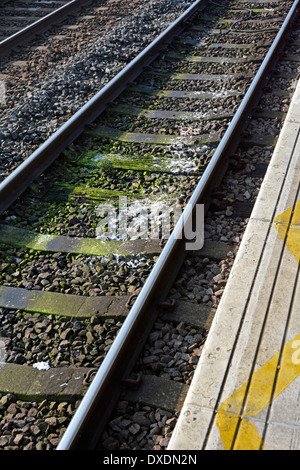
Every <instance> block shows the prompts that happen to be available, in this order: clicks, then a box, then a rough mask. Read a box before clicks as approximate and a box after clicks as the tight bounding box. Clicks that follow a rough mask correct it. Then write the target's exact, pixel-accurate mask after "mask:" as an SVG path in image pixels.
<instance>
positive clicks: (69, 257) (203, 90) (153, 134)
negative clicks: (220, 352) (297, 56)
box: [0, 1, 297, 449]
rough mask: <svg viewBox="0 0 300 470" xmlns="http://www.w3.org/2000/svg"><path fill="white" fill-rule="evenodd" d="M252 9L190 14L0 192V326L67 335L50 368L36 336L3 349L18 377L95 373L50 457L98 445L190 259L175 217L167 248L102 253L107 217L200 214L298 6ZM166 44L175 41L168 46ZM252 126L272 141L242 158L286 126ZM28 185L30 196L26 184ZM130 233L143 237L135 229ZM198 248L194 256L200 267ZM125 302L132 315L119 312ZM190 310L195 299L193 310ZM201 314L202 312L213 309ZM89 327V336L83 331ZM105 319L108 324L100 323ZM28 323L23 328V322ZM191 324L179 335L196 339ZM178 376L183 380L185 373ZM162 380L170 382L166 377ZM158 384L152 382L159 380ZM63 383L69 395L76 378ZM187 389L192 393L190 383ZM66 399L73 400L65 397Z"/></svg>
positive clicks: (147, 245) (138, 243)
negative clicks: (154, 211)
mask: <svg viewBox="0 0 300 470" xmlns="http://www.w3.org/2000/svg"><path fill="white" fill-rule="evenodd" d="M254 3H255V5H254V7H253V3H251V5H248V4H246V3H245V2H224V6H223V4H220V3H218V5H214V6H206V4H205V2H200V1H198V2H196V5H194V6H193V7H191V9H189V10H188V11H187V12H186V14H185V15H183V17H182V18H180V19H179V20H178V21H177V22H176V24H175V25H173V26H172V27H170V28H169V29H168V31H167V33H166V35H161V36H160V37H159V38H158V40H156V41H154V43H153V44H152V45H151V46H149V47H148V48H147V50H146V52H144V53H142V54H140V56H139V57H138V58H137V59H136V60H135V61H133V63H131V64H130V65H129V66H128V67H126V69H125V70H124V71H122V72H121V73H120V74H119V75H118V76H116V77H115V79H114V80H113V81H112V83H110V84H108V85H107V86H106V87H104V89H103V90H101V91H100V92H99V93H98V95H96V96H95V98H94V99H92V100H91V102H89V103H87V105H86V106H85V108H84V109H83V110H81V111H79V112H78V113H77V114H76V115H75V116H74V117H73V118H72V119H71V121H69V122H68V123H66V125H65V126H63V128H61V129H60V130H59V131H58V132H57V133H56V134H55V135H54V136H53V137H52V138H51V139H50V140H49V141H46V142H45V144H44V145H43V146H42V147H40V149H38V150H37V151H36V152H34V154H33V155H32V156H31V157H30V158H29V159H28V160H27V161H25V162H24V163H23V164H22V165H20V167H19V168H18V169H17V170H15V171H14V172H13V173H12V174H11V176H10V177H9V178H7V179H6V180H4V182H3V183H1V185H0V194H1V212H2V221H1V228H0V241H1V243H2V248H3V255H2V258H3V259H2V268H3V273H4V274H3V275H2V281H3V282H2V287H1V290H0V301H1V306H2V309H3V311H4V315H5V312H6V313H7V315H10V318H11V319H12V323H13V324H14V322H15V323H16V324H18V323H19V322H21V321H22V320H21V319H22V315H23V313H22V312H24V313H25V312H36V313H37V314H48V315H50V316H48V317H46V318H48V319H49V318H50V320H49V321H46V322H45V324H44V327H42V326H41V325H39V328H40V329H41V330H42V331H43V328H45V329H51V328H52V330H54V329H55V320H54V321H53V319H54V318H55V315H63V319H62V323H63V325H64V328H65V329H66V330H68V334H66V335H65V337H64V341H66V342H65V343H64V345H63V346H61V347H60V350H58V351H57V355H56V356H55V357H54V355H52V356H51V342H49V341H48V342H47V339H46V337H45V338H44V339H43V335H42V336H41V339H42V347H40V349H38V348H36V350H35V351H34V352H31V353H29V348H27V351H26V347H25V344H26V341H25V340H23V338H22V334H19V335H20V337H19V341H18V342H16V341H15V340H14V339H13V335H12V336H11V341H8V342H7V344H8V349H9V354H10V361H9V362H11V363H13V362H14V361H15V362H17V363H19V364H21V365H22V368H23V372H24V371H25V370H26V367H27V366H30V365H31V366H32V364H33V363H34V362H36V363H38V362H41V361H46V362H47V361H48V362H50V363H51V367H53V365H56V366H58V368H57V369H56V370H58V371H59V370H60V372H61V373H62V372H63V370H64V368H65V367H67V366H68V365H69V364H70V365H73V367H74V366H75V367H78V369H76V370H78V374H79V373H80V374H84V373H86V372H87V371H88V370H90V369H91V367H92V368H96V369H98V367H99V366H100V364H101V367H100V368H99V369H98V372H97V373H96V375H95V377H94V379H93V381H92V383H91V385H90V386H89V388H88V390H87V392H86V394H85V396H84V398H83V400H82V402H81V404H80V406H79V408H78V410H77V412H76V413H75V416H74V418H73V420H72V421H71V424H70V426H69V427H68V429H67V430H66V433H65V434H64V437H63V438H62V440H61V442H60V444H59V446H58V448H60V449H64V448H78V447H79V448H88V447H89V448H94V447H95V446H96V445H97V444H98V441H99V436H100V435H101V432H102V431H103V430H104V428H105V425H106V422H107V420H108V419H109V416H110V414H111V412H112V410H113V406H114V404H115V403H116V402H117V399H118V397H119V395H120V391H121V385H122V383H123V382H124V380H125V382H126V380H127V379H128V377H129V376H130V373H131V371H132V370H133V369H134V366H135V364H136V361H137V360H138V357H139V355H140V353H141V351H142V348H143V346H144V345H145V344H146V342H147V338H148V335H149V333H150V331H151V328H152V326H153V323H154V322H155V319H156V318H157V314H158V310H159V308H160V306H161V307H162V308H163V307H166V308H168V307H169V306H170V308H171V307H172V305H173V304H172V302H171V303H170V305H169V304H168V303H167V305H165V304H164V301H165V300H166V299H167V298H168V295H169V293H170V289H171V288H172V285H173V283H174V281H175V279H176V275H177V274H178V272H179V269H180V267H181V265H182V263H183V262H184V259H185V257H186V250H185V244H186V243H187V240H186V239H184V238H181V239H180V234H182V232H183V225H182V224H183V221H184V220H183V219H184V218H185V217H182V218H181V219H180V220H179V223H178V224H177V225H176V227H175V231H173V232H172V234H171V236H170V237H169V239H167V240H164V241H163V240H162V239H161V238H160V239H159V238H158V237H157V238H156V239H151V237H150V238H149V233H146V235H147V236H146V240H143V239H142V240H134V239H132V237H131V239H129V240H125V241H124V240H121V239H117V240H115V239H114V236H115V235H116V233H115V232H114V233H108V234H109V235H111V240H105V239H103V236H104V237H105V234H106V235H107V232H105V231H103V218H102V216H101V210H102V209H103V204H104V203H106V204H109V207H110V209H111V208H114V209H116V212H115V213H114V215H115V214H117V218H118V213H117V209H120V206H119V208H118V207H117V204H118V200H119V197H123V198H124V197H125V198H127V199H126V201H129V202H130V204H133V203H134V204H136V206H135V207H138V204H139V203H142V204H144V207H145V200H146V203H147V204H148V207H149V205H151V204H154V202H157V201H158V200H159V199H161V200H162V201H164V202H165V203H166V204H167V205H168V207H170V205H171V204H173V205H174V204H176V203H177V205H178V204H179V207H181V209H182V208H183V206H185V204H187V202H189V205H188V206H187V208H186V210H185V212H184V215H186V214H187V213H188V211H189V209H190V208H192V209H193V212H192V214H193V217H194V210H195V208H196V205H197V204H203V203H205V208H206V210H207V208H208V206H209V201H210V199H211V198H212V194H213V191H214V190H215V188H216V187H217V186H218V184H219V183H218V181H220V180H221V179H222V177H223V176H224V174H225V171H226V168H227V165H228V159H229V157H230V155H232V153H233V152H234V151H235V150H236V148H237V145H238V143H239V141H240V139H241V135H242V134H243V132H244V131H245V128H246V125H247V123H248V122H249V118H250V116H251V114H252V113H253V108H254V106H255V105H256V104H257V103H258V100H259V96H260V94H261V91H262V90H261V88H262V85H263V84H265V80H266V78H267V77H268V74H269V73H270V71H271V67H272V66H274V64H275V63H276V60H278V53H279V51H281V48H282V47H283V42H282V41H283V40H284V39H285V38H286V35H287V32H288V29H287V30H286V29H285V26H287V27H290V25H291V23H292V20H294V18H295V14H296V13H297V2H294V4H292V2H289V3H285V6H284V8H283V10H281V5H278V2H275V4H274V5H273V4H272V3H270V2H268V4H266V2H254ZM265 6H268V7H270V6H274V9H272V8H271V9H270V8H264V7H265ZM198 8H199V9H200V10H198ZM290 8H292V9H291V10H290ZM199 11H200V12H199ZM289 11H290V12H289ZM288 12H289V13H288ZM287 14H288V16H287V19H286V20H285V17H286V15H287ZM268 15H270V18H268ZM200 19H201V21H200ZM284 20H285V21H284ZM282 25H283V26H282ZM237 28H238V29H237ZM261 28H262V31H261ZM280 28H281V29H280ZM279 29H280V31H279ZM278 31H279V32H278ZM179 32H180V34H179ZM174 33H176V34H177V38H176V40H175V41H174V42H173V43H172V42H171V40H172V39H173V36H174ZM249 37H250V38H251V41H249ZM274 39H275V42H273V41H274ZM168 42H170V46H169V47H168V48H166V46H165V45H166V43H168ZM296 43H297V40H296ZM163 45H164V50H163V52H162V55H160V54H161V52H160V50H161V47H162V46H163ZM270 46H271V48H270V49H269V47H270ZM150 52H151V53H152V57H151V58H150V59H149V53H150ZM156 56H157V57H156ZM155 57H156V59H155V60H154V58H155ZM295 63H296V64H297V61H296V62H295ZM295 72H297V70H295ZM292 76H293V75H292ZM295 76H297V73H295V75H294V77H295ZM253 79H254V80H253ZM128 82H129V83H130V86H129V87H128V90H127V89H126V86H127V83H128ZM121 92H123V93H122V94H121ZM279 95H280V92H279ZM220 98H221V100H222V102H221V103H220V102H219V100H220ZM112 100H113V101H114V103H113V104H112V105H110V102H111V101H112ZM178 103H180V105H179V104H178ZM212 103H213V109H212ZM228 107H230V109H228ZM199 110H201V112H200V111H199ZM256 117H257V119H263V118H264V119H268V120H269V122H270V124H272V125H274V132H271V133H270V134H269V136H268V135H264V134H262V135H260V134H259V133H258V134H257V135H254V134H253V133H251V134H250V135H249V136H248V138H247V136H246V135H245V136H244V137H245V138H244V139H243V145H258V146H266V147H270V146H271V145H272V144H273V141H274V137H275V135H276V131H275V128H276V127H278V123H279V122H280V119H281V118H282V114H280V113H275V117H274V113H273V114H272V112H269V114H268V112H263V111H262V112H261V113H260V115H259V114H257V116H256ZM248 132H249V131H248ZM70 144H71V145H70ZM68 145H70V146H69V147H68ZM62 151H64V154H63V156H62V155H61V152H62ZM59 155H61V156H60V158H59V159H58V160H57V161H55V160H56V158H57V157H58V156H59ZM53 162H55V163H53ZM51 163H53V165H52V167H50V168H49V169H47V168H48V167H49V165H50V164H51ZM174 168H176V171H174ZM41 174H42V176H40V175H41ZM216 174H217V176H218V178H217V180H216ZM37 177H39V183H38V184H32V183H33V182H34V180H35V179H36V178H37ZM21 181H22V186H21V185H20V182H21ZM30 184H31V186H30ZM24 191H26V192H24ZM180 204H181V206H180ZM140 207H141V206H140ZM142 207H143V206H142ZM66 216H67V217H68V219H67V222H64V219H65V217H66ZM110 220H113V219H110ZM101 221H102V222H101ZM106 222H107V219H106ZM118 223H119V224H120V220H118ZM116 227H118V226H117V225H114V226H113V228H116ZM131 227H132V228H137V229H140V230H141V229H142V228H143V223H142V222H141V219H139V222H138V223H137V226H136V227H134V225H133V223H132V225H131ZM108 228H109V227H108ZM119 228H120V225H119ZM147 229H149V227H148V226H147ZM135 235H137V236H138V235H139V233H138V232H136V233H135ZM144 235H145V234H144ZM96 236H98V238H96ZM101 236H102V239H101ZM144 238H145V237H144ZM166 238H168V237H166ZM208 245H209V243H208V244H205V245H204V250H203V251H199V250H197V251H196V255H199V256H200V257H202V258H203V257H204V258H205V250H206V249H207V246H208ZM163 246H164V247H163ZM220 246H221V249H220ZM213 248H214V249H217V248H219V249H220V250H221V251H222V249H223V255H226V253H227V251H230V248H231V246H230V245H227V244H223V245H222V244H221V245H219V244H217V245H215V246H214V244H213ZM224 250H225V251H224ZM159 255H160V256H159ZM158 256H159V257H158ZM13 262H15V266H13ZM152 268H153V269H152ZM131 294H133V296H134V298H133V300H134V304H133V306H131V305H132V304H128V305H127V306H126V303H127V302H128V301H129V297H130V295H131ZM203 297H204V296H203ZM207 302H208V303H207ZM198 303H199V304H201V300H200V299H199V302H198V301H197V303H194V304H193V305H194V307H195V306H197V305H198ZM204 303H205V304H206V305H205V308H207V309H208V310H207V311H210V310H211V307H212V302H210V299H209V296H208V300H207V299H206V301H205V302H204ZM180 305H181V307H180ZM130 307H131V309H130V312H129V313H128V315H127V312H128V310H129V308H130ZM181 308H182V311H183V313H184V312H186V308H187V305H186V304H185V303H183V304H180V302H179V313H180V309H181ZM14 311H17V314H16V315H15V314H14V313H13V312H14ZM20 311H21V314H20ZM25 315H26V313H25ZM27 315H28V314H27ZM102 315H103V317H102ZM171 316H172V315H171ZM125 317H126V320H125V321H124V322H123V320H124V318H125ZM175 317H176V315H175ZM27 318H29V317H27ZM68 318H69V321H68ZM90 318H92V322H91V325H93V327H92V326H88V325H89V321H90V320H89V319H90ZM111 318H117V320H113V321H112V323H109V322H108V324H107V323H106V324H105V321H106V322H107V321H108V319H111ZM146 318H147V321H146ZM169 318H170V317H169ZM103 319H104V320H103ZM105 319H106V320H105ZM29 320H30V321H31V322H33V318H31V317H30V319H29ZM119 320H121V323H118V321H119ZM183 321H185V319H184V320H183ZM194 321H195V320H194ZM52 322H53V324H52ZM64 322H65V323H64ZM76 322H77V323H78V322H85V323H86V328H87V331H90V333H87V332H82V333H81V337H80V335H78V334H77V333H78V332H79V331H82V325H80V328H79V325H77V327H78V328H77V330H76V327H75V323H76ZM102 322H103V325H102ZM40 323H41V322H40ZM46 323H47V324H46ZM200 323H201V322H200ZM109 324H111V325H112V324H113V325H114V326H113V328H112V330H111V334H110V337H109V338H107V340H108V341H107V343H106V342H105V340H104V339H103V337H104V330H109V326H108V327H107V325H109ZM121 324H123V325H122V327H121ZM191 324H192V326H191V327H188V328H187V331H191V330H193V329H195V328H194V326H195V325H193V323H192V322H191ZM95 325H98V335H96V333H95V328H94V327H95ZM105 325H106V326H105ZM120 327H121V328H120ZM31 328H32V325H31ZM93 328H94V329H93ZM119 329H120V330H119ZM181 329H182V330H184V328H181ZM4 330H5V329H3V333H2V336H4V337H5V331H4ZM118 330H119V332H118V335H117V336H116V339H115V341H114V342H113V343H112V346H111V347H110V348H109V347H108V346H110V343H111V340H112V338H113V337H114V336H115V334H116V333H117V331H118ZM179 330H180V328H179ZM7 331H8V330H6V333H7ZM56 331H58V328H56ZM204 331H205V328H204V326H203V325H202V326H199V325H198V330H196V335H198V336H197V341H198V343H197V341H196V342H195V344H194V347H193V349H192V351H191V352H193V351H194V350H196V349H199V348H200V347H201V344H202V342H203V339H204V338H205V333H204ZM99 332H100V333H99ZM11 334H12V333H11ZM27 334H29V332H27ZM39 334H40V332H39ZM194 335H195V333H194ZM187 336H189V335H187ZM34 341H35V338H34V336H33V337H32V343H34ZM85 341H87V342H88V343H89V344H90V348H87V347H86V346H85V344H84V342H85ZM72 342H73V344H74V342H75V344H76V347H75V349H74V350H72ZM84 348H85V359H84V360H83V361H81V360H80V358H79V356H80V355H83V350H84ZM24 350H25V352H27V354H26V353H25V352H24ZM103 351H104V355H105V359H103V354H102V353H103ZM120 354H121V356H122V361H121V360H120ZM17 357H18V359H17V360H16V358H17ZM93 358H94V359H93ZM189 360H190V357H189V356H188V355H187V361H189ZM102 361H103V362H102ZM146 363H147V362H146ZM150 363H151V361H150V362H149V364H150ZM79 365H80V367H79ZM10 366H11V364H10ZM161 367H162V366H161ZM170 368H171V366H170ZM16 370H17V368H16ZM50 370H51V369H50ZM187 370H188V371H190V372H192V370H193V367H191V369H189V368H188V369H187ZM51 371H53V369H52V370H51ZM163 372H164V373H168V368H167V367H166V368H165V369H164V370H163ZM14 373H15V372H12V374H14ZM16 373H17V372H16ZM156 375H158V376H159V375H160V372H159V369H158V372H157V371H156ZM71 376H72V377H73V382H74V369H73V370H72V374H71ZM146 376H147V374H146ZM187 376H188V380H189V379H190V374H187ZM144 379H145V380H147V377H144ZM68 380H71V378H70V377H69V378H68V379H67V382H68ZM134 381H135V379H133V382H134ZM175 382H176V381H175ZM178 382H181V383H182V379H179V380H178V381H177V384H178ZM131 383H132V381H131ZM78 393H79V395H80V394H82V393H83V392H82V390H81V392H78V390H76V392H74V393H73V399H74V398H75V399H76V398H78ZM23 395H24V394H23ZM71 395H72V391H71ZM20 396H22V393H20ZM63 397H64V398H65V397H68V399H70V397H69V396H68V393H67V391H66V394H65V395H63ZM92 436H93V437H92Z"/></svg>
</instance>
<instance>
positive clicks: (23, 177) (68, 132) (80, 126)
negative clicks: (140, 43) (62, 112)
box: [0, 0, 207, 214]
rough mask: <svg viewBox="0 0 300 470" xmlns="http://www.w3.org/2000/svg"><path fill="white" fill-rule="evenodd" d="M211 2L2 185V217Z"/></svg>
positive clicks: (172, 29) (178, 23) (179, 23)
mask: <svg viewBox="0 0 300 470" xmlns="http://www.w3.org/2000/svg"><path fill="white" fill-rule="evenodd" d="M206 3H207V0H197V1H196V2H195V3H193V4H192V5H191V6H190V7H189V8H188V9H187V10H186V11H185V12H184V13H183V14H182V15H181V16H180V17H179V18H177V20H175V21H174V22H173V23H172V24H171V25H170V26H169V27H168V28H167V29H166V30H165V31H163V32H162V33H161V34H160V35H159V36H158V37H157V38H156V39H154V41H152V42H151V44H149V46H147V47H146V48H145V49H144V50H143V51H142V52H141V53H140V54H139V55H138V56H137V57H136V58H135V59H133V60H132V61H131V62H130V63H129V64H128V65H127V66H125V67H124V68H123V69H122V70H121V71H120V72H119V73H118V74H117V75H116V76H115V77H114V78H113V79H112V80H111V81H110V82H109V83H108V84H107V85H105V86H104V87H103V88H102V89H101V90H100V91H99V92H98V93H97V94H96V95H95V96H94V97H93V98H91V99H90V100H89V101H88V102H87V103H86V104H85V105H84V106H83V107H82V108H81V109H80V110H79V111H77V112H76V113H75V114H74V115H73V116H72V117H71V118H70V119H69V120H68V121H67V122H66V123H65V124H63V125H62V126H61V127H60V128H59V129H58V130H57V131H56V132H55V133H54V134H53V135H52V136H51V137H49V138H48V139H47V140H46V141H45V142H44V143H43V144H42V145H41V146H40V147H39V148H38V149H37V150H35V152H33V153H32V154H31V155H30V156H29V157H28V158H27V159H26V160H25V161H24V162H22V163H21V164H20V165H19V166H18V167H17V168H16V169H15V170H14V171H13V172H12V173H11V174H10V175H9V176H8V177H7V178H5V179H4V181H2V182H1V183H0V214H1V213H3V212H4V211H5V210H6V209H7V208H8V207H9V206H10V205H11V204H12V203H13V202H14V201H15V200H16V199H17V198H18V197H19V196H20V195H21V194H22V193H23V192H24V191H25V190H26V189H27V188H28V186H29V185H30V184H31V183H32V182H33V181H34V180H35V179H36V178H37V177H38V176H40V175H41V174H42V173H43V171H44V170H45V169H46V168H48V167H49V166H50V165H51V163H53V162H54V160H55V159H56V158H57V157H58V156H59V155H60V154H61V152H62V151H63V150H65V148H66V147H67V146H68V145H69V144H71V143H72V142H73V141H74V140H75V139H76V138H77V137H78V136H79V135H80V134H81V133H82V132H83V130H84V129H85V128H86V127H87V126H88V125H89V124H91V123H92V122H93V121H94V120H95V119H96V118H97V117H98V116H99V115H100V114H101V113H102V112H103V111H104V110H105V109H106V107H107V106H108V105H109V104H110V103H111V102H112V101H113V100H114V99H116V98H117V97H118V96H119V95H120V94H121V92H122V91H123V90H124V89H125V88H126V87H127V85H128V83H130V82H131V81H133V80H134V79H135V78H136V77H137V76H138V75H139V74H140V73H141V71H142V70H143V69H144V68H145V67H146V66H147V65H149V64H150V63H151V62H152V61H153V60H154V59H155V57H156V56H157V55H158V54H159V52H161V50H162V48H163V47H164V46H166V45H167V44H168V42H170V41H171V40H172V38H173V37H174V36H175V34H177V33H179V32H180V31H181V30H183V28H184V27H185V25H186V22H187V21H188V20H189V19H190V17H191V16H192V15H193V14H194V13H195V12H196V11H197V9H199V8H202V7H204V6H205V5H206Z"/></svg>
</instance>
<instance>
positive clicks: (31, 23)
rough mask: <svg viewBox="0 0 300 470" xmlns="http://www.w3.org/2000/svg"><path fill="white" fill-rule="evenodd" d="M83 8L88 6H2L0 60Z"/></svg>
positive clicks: (74, 1)
mask: <svg viewBox="0 0 300 470" xmlns="http://www.w3.org/2000/svg"><path fill="white" fill-rule="evenodd" d="M85 4H88V2H87V1H82V0H71V1H70V2H68V1H63V0H53V1H46V0H45V1H42V2H38V3H37V2H23V1H15V2H4V6H1V17H0V23H1V26H0V57H5V56H7V55H9V53H10V51H11V50H12V49H14V48H16V47H17V46H21V45H24V43H25V42H26V41H28V40H29V39H32V38H33V37H34V36H36V35H38V34H42V33H43V32H45V30H46V29H47V28H49V27H50V26H52V25H53V24H55V23H57V22H60V21H62V20H64V19H65V18H66V17H67V16H68V15H70V14H74V13H75V12H76V10H77V9H78V8H79V7H80V6H83V5H85Z"/></svg>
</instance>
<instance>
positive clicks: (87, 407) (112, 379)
mask: <svg viewBox="0 0 300 470" xmlns="http://www.w3.org/2000/svg"><path fill="white" fill-rule="evenodd" d="M299 1H300V0H295V2H294V4H293V6H292V7H291V9H290V11H289V13H288V15H287V17H286V19H285V21H284V22H283V25H282V26H281V28H280V30H279V32H278V34H277V36H276V38H275V40H274V42H273V44H272V46H271V48H270V49H269V51H268V53H267V55H266V57H265V59H264V61H263V63H262V64H261V66H260V68H259V70H258V72H257V74H256V75H255V78H254V80H253V82H252V84H251V85H250V87H249V89H248V91H247V93H246V94H245V96H244V99H243V100H242V102H241V104H240V106H239V108H238V110H237V112H236V114H235V116H234V117H233V119H232V121H231V123H230V125H229V127H228V128H227V130H226V132H225V134H224V136H223V138H222V139H221V142H220V144H219V145H218V147H217V149H216V151H215V153H214V155H213V157H212V159H211V161H210V163H209V165H208V166H207V168H206V170H205V172H204V173H203V175H202V177H201V179H200V181H199V183H198V185H197V187H196V189H195V191H194V193H193V195H192V197H191V199H190V200H189V203H188V205H187V207H186V208H185V210H184V212H183V214H182V216H181V218H180V219H179V221H178V223H177V225H176V226H175V229H174V231H173V232H172V234H171V236H170V238H169V239H168V241H167V243H166V245H165V247H164V249H163V251H162V253H161V255H160V256H159V258H158V260H157V262H156V264H155V265H154V268H153V270H152V271H151V273H150V275H149V277H148V278H147V280H146V282H145V284H144V287H143V289H142V290H141V292H140V294H139V296H138V297H137V299H136V301H135V303H134V305H133V307H132V308H131V310H130V312H129V314H128V316H127V317H126V320H125V322H124V323H123V325H122V327H121V329H120V331H119V333H118V335H117V337H116V339H115V341H114V342H113V344H112V346H111V348H110V350H109V351H108V354H107V356H106V357H105V359H104V361H103V363H102V365H101V366H100V368H99V370H98V371H97V374H96V375H95V378H94V380H93V382H92V383H91V385H90V386H89V388H88V390H87V393H86V394H85V396H84V398H83V400H82V401H81V403H80V405H79V407H78V409H77V411H76V413H75V415H74V417H73V418H72V420H71V422H70V424H69V426H68V428H67V429H66V431H65V434H64V435H63V437H62V439H61V441H60V443H59V445H58V447H57V450H73V449H79V450H80V449H93V448H95V446H96V444H97V440H98V439H99V437H100V434H101V432H102V431H103V430H104V425H105V424H106V419H107V418H108V417H109V415H110V413H111V410H112V409H113V406H114V403H115V401H116V400H117V398H118V396H119V394H120V391H121V387H122V381H123V379H125V378H126V377H127V376H128V374H129V373H130V372H131V371H132V369H133V367H134V364H135V361H136V359H137V358H138V355H139V354H140V352H141V350H142V347H143V345H144V343H145V341H146V338H147V336H148V334H149V332H150V330H151V327H152V324H153V322H154V320H155V318H156V316H157V313H158V309H159V305H160V303H161V302H162V301H164V300H165V298H166V296H167V295H168V292H169V289H170V287H171V286H172V284H173V282H174V280H175V278H176V276H177V274H178V272H179V269H180V267H181V265H182V262H183V260H184V258H185V255H186V243H187V240H186V238H185V236H184V233H185V232H184V231H185V223H186V221H190V219H191V218H194V217H195V212H196V208H197V206H198V205H199V204H204V203H206V202H207V201H208V199H209V197H210V194H211V192H212V191H213V189H214V187H215V184H216V183H215V181H216V175H217V176H218V178H219V179H221V178H222V177H223V176H224V173H225V171H226V167H227V162H228V157H229V156H230V155H232V153H233V152H234V150H235V149H236V147H237V145H238V143H239V141H240V138H241V133H242V132H243V130H244V129H245V127H246V125H247V122H248V120H249V119H250V116H251V111H252V110H253V108H254V106H255V105H256V104H257V102H258V100H259V97H260V95H261V89H262V86H263V84H264V83H265V81H266V79H267V78H268V73H269V72H270V70H271V68H272V67H273V66H274V64H275V63H276V62H277V60H278V55H279V53H280V50H281V48H282V47H283V44H284V40H285V38H286V35H287V33H288V29H289V27H290V26H291V24H292V21H293V20H294V18H295V15H296V14H297V13H298V7H299ZM193 222H195V221H194V220H193Z"/></svg>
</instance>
